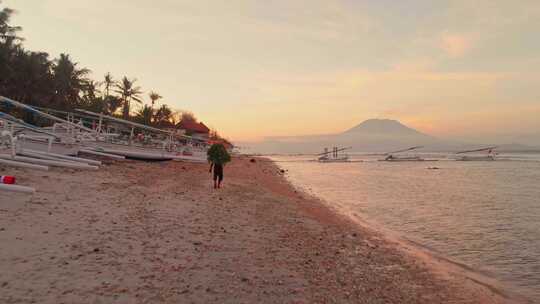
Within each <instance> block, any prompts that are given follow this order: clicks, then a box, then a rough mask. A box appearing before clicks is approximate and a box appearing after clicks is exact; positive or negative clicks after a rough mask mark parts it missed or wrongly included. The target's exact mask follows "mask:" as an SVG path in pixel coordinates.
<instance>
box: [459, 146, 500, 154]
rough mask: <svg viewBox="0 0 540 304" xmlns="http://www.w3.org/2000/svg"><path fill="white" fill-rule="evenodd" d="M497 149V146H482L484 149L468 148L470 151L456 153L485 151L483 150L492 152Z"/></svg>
mask: <svg viewBox="0 0 540 304" xmlns="http://www.w3.org/2000/svg"><path fill="white" fill-rule="evenodd" d="M495 149H497V147H487V148H482V149H475V150H468V151H460V152H456V154H465V153H473V152H483V151H489V152H491V151H492V150H495Z"/></svg>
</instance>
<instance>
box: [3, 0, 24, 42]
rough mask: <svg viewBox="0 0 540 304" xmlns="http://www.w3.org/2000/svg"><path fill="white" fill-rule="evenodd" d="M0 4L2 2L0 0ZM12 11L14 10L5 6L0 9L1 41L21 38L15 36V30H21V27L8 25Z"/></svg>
mask: <svg viewBox="0 0 540 304" xmlns="http://www.w3.org/2000/svg"><path fill="white" fill-rule="evenodd" d="M0 4H2V1H1V0H0ZM13 13H15V11H14V10H12V9H10V8H7V7H5V8H3V9H2V10H0V40H1V41H2V42H8V41H15V40H22V38H20V37H18V36H17V32H19V31H21V30H22V28H21V27H20V26H11V25H9V19H11V16H12V15H13Z"/></svg>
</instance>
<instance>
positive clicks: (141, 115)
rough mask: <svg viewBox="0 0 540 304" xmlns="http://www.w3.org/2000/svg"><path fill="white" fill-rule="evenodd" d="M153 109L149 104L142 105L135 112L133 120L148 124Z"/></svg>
mask: <svg viewBox="0 0 540 304" xmlns="http://www.w3.org/2000/svg"><path fill="white" fill-rule="evenodd" d="M153 114H154V110H153V109H152V107H151V106H149V105H144V106H143V107H142V108H141V109H139V111H137V113H136V114H135V121H136V122H138V123H142V124H145V125H148V126H149V125H150V124H151V123H152V116H153Z"/></svg>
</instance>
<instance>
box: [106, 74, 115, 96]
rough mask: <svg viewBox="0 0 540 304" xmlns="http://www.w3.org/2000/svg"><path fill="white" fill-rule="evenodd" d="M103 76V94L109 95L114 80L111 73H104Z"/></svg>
mask: <svg viewBox="0 0 540 304" xmlns="http://www.w3.org/2000/svg"><path fill="white" fill-rule="evenodd" d="M103 78H104V80H103V85H104V86H105V91H104V96H105V97H107V96H110V95H111V94H110V90H111V88H112V87H113V86H115V85H116V81H115V80H114V78H113V77H112V75H111V73H107V74H105V76H104V77H103Z"/></svg>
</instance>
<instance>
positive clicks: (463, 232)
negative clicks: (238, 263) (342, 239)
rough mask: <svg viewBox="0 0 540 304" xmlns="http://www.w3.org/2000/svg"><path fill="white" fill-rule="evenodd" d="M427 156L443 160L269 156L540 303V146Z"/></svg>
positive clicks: (349, 206) (355, 208) (321, 191)
mask: <svg viewBox="0 0 540 304" xmlns="http://www.w3.org/2000/svg"><path fill="white" fill-rule="evenodd" d="M429 157H431V158H434V159H439V161H433V162H431V161H425V162H381V161H377V160H376V158H374V157H368V156H362V155H356V156H354V157H353V160H356V161H362V160H363V161H362V162H354V163H318V162H313V161H307V160H308V158H306V157H277V156H274V157H272V158H273V160H275V161H276V162H277V163H278V165H279V166H280V167H281V168H283V169H285V170H288V173H287V176H288V179H289V180H290V181H291V182H292V183H293V184H294V185H295V186H296V187H298V188H301V189H303V190H305V191H308V192H309V193H311V194H313V195H315V196H318V197H320V198H321V199H323V200H325V201H326V202H327V203H328V202H331V203H332V204H333V206H334V207H336V208H338V209H339V210H341V211H343V212H345V213H347V214H348V215H350V216H353V217H358V218H359V219H361V220H364V221H367V222H372V223H375V224H376V225H380V226H382V227H384V228H385V229H388V230H390V231H393V232H395V233H397V234H398V235H399V236H401V237H402V238H406V239H409V240H411V241H414V242H417V243H419V244H422V245H423V246H426V247H428V248H430V249H431V250H433V251H435V252H437V253H439V254H441V255H443V256H446V257H448V258H449V259H451V260H453V261H456V262H459V263H463V264H466V265H468V266H470V267H472V268H473V269H475V270H477V271H479V272H482V273H485V274H486V273H487V274H488V275H491V276H494V277H495V278H497V279H498V280H499V281H501V282H503V283H506V284H505V285H506V286H507V288H509V289H512V291H514V292H517V293H520V294H523V295H525V296H526V297H528V298H531V299H533V300H534V301H538V302H539V303H540V154H507V155H504V154H503V155H500V160H497V161H491V162H460V161H452V160H448V159H447V158H446V157H445V155H444V154H434V155H430V156H429ZM430 167H437V168H438V169H428V168H430Z"/></svg>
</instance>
